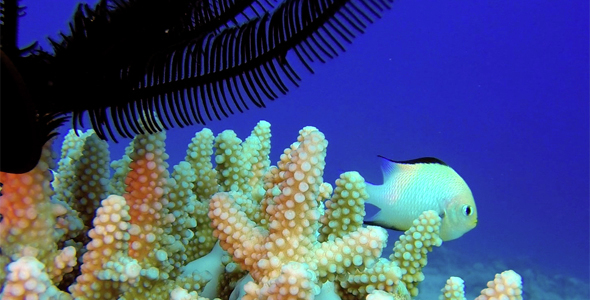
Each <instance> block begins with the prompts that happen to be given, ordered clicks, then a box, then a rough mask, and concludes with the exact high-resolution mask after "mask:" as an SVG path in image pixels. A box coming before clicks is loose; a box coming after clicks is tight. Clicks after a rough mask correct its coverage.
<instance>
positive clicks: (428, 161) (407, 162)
mask: <svg viewBox="0 0 590 300" xmlns="http://www.w3.org/2000/svg"><path fill="white" fill-rule="evenodd" d="M377 156H379V157H381V158H384V159H386V160H388V161H391V162H394V163H396V164H405V165H413V164H438V165H443V166H447V167H448V166H449V165H447V164H446V163H445V162H444V161H442V160H440V159H438V158H436V157H421V158H416V159H410V160H393V159H389V158H387V157H385V156H382V155H377Z"/></svg>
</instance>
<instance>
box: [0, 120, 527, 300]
mask: <svg viewBox="0 0 590 300" xmlns="http://www.w3.org/2000/svg"><path fill="white" fill-rule="evenodd" d="M270 137H271V134H270V124H269V123H267V122H264V121H261V122H260V123H258V124H257V125H256V127H255V128H254V130H252V132H251V134H250V136H249V137H247V138H246V139H245V140H243V141H242V140H241V139H239V138H238V137H237V136H236V134H235V133H234V132H233V131H230V130H226V131H224V132H222V133H220V134H219V135H217V136H214V134H213V132H211V131H210V130H208V129H203V130H201V131H200V132H198V133H197V134H196V135H195V137H194V138H193V139H192V141H191V142H190V144H189V146H188V150H187V151H186V157H185V160H184V161H182V162H180V163H178V164H176V165H174V166H172V167H171V168H169V166H168V162H167V158H168V155H167V154H166V144H165V139H166V134H165V133H157V134H153V135H138V136H137V137H136V138H135V139H134V140H133V142H132V143H131V144H130V145H129V147H127V149H126V154H125V155H124V156H123V157H122V158H121V159H119V160H115V161H112V162H111V163H110V166H111V168H112V169H113V171H114V172H113V174H112V176H111V175H110V174H109V172H108V170H107V167H106V166H107V165H108V164H109V161H110V157H109V156H110V154H109V151H108V146H107V145H106V143H104V142H102V141H100V140H99V139H97V138H96V135H95V134H94V133H93V132H92V131H89V132H86V133H81V132H78V133H74V132H73V131H72V132H71V133H70V134H68V136H67V137H66V139H65V141H64V144H63V147H62V155H61V159H60V161H59V163H58V164H57V166H58V168H57V171H55V172H54V171H52V170H55V169H54V167H53V166H54V163H53V157H52V154H51V151H50V144H48V145H47V146H46V147H45V149H44V151H43V155H42V160H41V162H40V163H39V165H38V166H37V167H36V168H35V169H34V170H32V171H31V172H29V173H26V174H20V175H14V174H6V173H0V182H2V184H3V187H2V194H3V195H2V196H0V215H1V218H0V247H1V252H0V266H1V267H2V268H1V271H0V281H1V283H2V291H1V292H0V296H1V297H3V299H23V298H25V297H28V298H26V299H36V298H39V299H45V298H50V299H72V298H73V299H130V300H131V299H134V300H135V299H179V300H180V299H182V300H184V299H212V298H217V297H219V298H221V299H237V298H242V299H313V298H314V297H316V296H317V297H318V298H324V297H326V298H328V297H338V298H340V299H365V298H366V299H410V296H411V295H416V294H418V284H419V283H420V282H421V281H422V280H423V279H424V275H423V274H422V268H424V267H425V266H426V263H427V254H428V253H429V252H430V251H432V250H433V248H434V247H435V246H440V245H441V240H440V236H439V234H440V217H439V216H438V215H436V214H435V213H434V212H432V211H427V212H424V213H423V214H422V215H420V217H419V218H418V219H417V220H415V221H414V225H413V226H412V227H411V228H410V229H409V230H408V231H406V232H405V233H404V235H402V236H401V237H400V239H399V240H398V241H397V242H396V243H395V246H394V251H393V254H392V255H391V256H389V258H388V259H387V258H383V257H381V254H382V251H383V248H384V247H385V245H386V241H387V234H386V232H385V230H383V229H381V228H379V227H373V226H369V227H363V225H362V221H363V217H364V214H365V212H364V201H365V199H367V197H368V195H367V193H366V190H365V181H364V179H363V177H362V176H361V175H360V174H358V173H357V172H346V173H344V174H342V175H341V176H340V178H339V179H338V180H337V181H336V183H335V185H334V188H333V187H332V185H330V184H328V183H326V182H324V181H323V172H324V168H325V158H326V149H327V145H328V143H327V141H326V139H325V137H324V135H323V134H322V133H321V132H320V131H319V130H317V129H316V128H314V127H305V128H303V129H302V130H301V131H300V132H299V136H298V138H297V141H296V142H294V143H293V144H292V145H290V146H289V147H288V148H286V149H285V150H284V151H283V154H282V155H281V158H280V160H279V161H278V162H277V164H276V165H275V166H271V163H270V159H269V154H270ZM108 194H111V195H110V196H108ZM216 243H217V246H216ZM222 248H223V249H225V250H226V251H227V252H226V251H224V250H223V249H222ZM521 294H522V287H521V279H520V276H518V274H516V273H514V272H513V271H507V272H504V273H502V274H501V275H497V276H496V279H495V280H494V281H491V282H490V283H489V284H488V288H486V289H484V290H483V291H482V296H480V297H479V298H478V299H522V298H521V296H520V295H521ZM441 297H444V298H442V299H463V298H461V297H463V282H462V281H461V280H460V279H458V278H451V279H449V281H448V282H447V285H446V286H445V288H444V289H443V290H442V296H441Z"/></svg>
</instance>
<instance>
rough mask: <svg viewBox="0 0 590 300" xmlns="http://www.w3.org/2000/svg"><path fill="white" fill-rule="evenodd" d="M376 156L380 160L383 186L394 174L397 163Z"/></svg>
mask: <svg viewBox="0 0 590 300" xmlns="http://www.w3.org/2000/svg"><path fill="white" fill-rule="evenodd" d="M378 156H379V158H380V159H381V172H382V173H383V184H385V183H386V182H387V181H388V180H389V179H390V178H392V175H393V173H395V172H396V169H397V166H396V164H397V162H395V161H393V160H391V159H389V158H387V157H384V156H381V155H378Z"/></svg>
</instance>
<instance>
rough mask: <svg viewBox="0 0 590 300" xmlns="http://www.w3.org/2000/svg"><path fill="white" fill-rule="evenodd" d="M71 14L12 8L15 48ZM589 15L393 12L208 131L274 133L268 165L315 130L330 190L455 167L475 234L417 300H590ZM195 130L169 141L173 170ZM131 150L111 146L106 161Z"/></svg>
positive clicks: (487, 5) (511, 5)
mask: <svg viewBox="0 0 590 300" xmlns="http://www.w3.org/2000/svg"><path fill="white" fill-rule="evenodd" d="M77 3H80V1H48V0H29V1H22V2H21V5H24V6H26V7H27V9H26V15H25V16H24V17H22V18H21V19H20V24H19V26H20V33H19V38H20V40H19V46H21V47H23V46H26V45H28V44H29V43H31V42H33V41H35V40H38V41H40V42H41V45H42V46H43V48H44V49H46V50H50V46H49V44H48V43H47V42H46V37H47V36H50V37H52V38H54V39H58V32H59V31H60V30H67V28H68V22H69V21H70V20H71V17H72V14H73V12H74V10H75V7H76V5H77ZM87 3H90V4H91V5H92V6H93V5H94V3H96V1H88V2H87ZM588 11H589V4H588V2H587V1H561V2H550V1H538V2H533V1H522V2H520V1H476V2H470V1H407V0H406V1H397V2H395V3H394V5H393V8H392V10H391V11H388V12H386V13H385V15H384V17H383V18H382V19H381V20H378V21H377V22H376V23H375V24H373V25H371V26H369V27H368V28H367V30H366V33H365V34H363V35H360V36H358V37H357V38H356V39H355V40H354V43H353V44H352V45H349V46H348V47H347V51H346V52H345V53H343V54H341V55H340V57H338V58H336V59H335V60H331V61H328V62H327V63H326V64H321V63H316V64H314V65H312V67H313V68H314V70H315V74H313V75H311V74H309V73H307V72H306V71H305V70H304V69H303V68H302V67H301V66H299V67H300V68H299V70H300V71H301V72H299V74H300V75H301V76H302V78H303V80H302V82H301V84H300V87H299V88H295V87H292V88H291V91H290V92H289V94H288V95H286V96H283V97H280V98H279V99H278V100H276V101H267V102H266V104H267V108H265V109H257V108H251V109H250V111H248V112H246V113H244V114H241V115H234V116H232V117H231V118H229V119H225V120H222V121H214V122H210V123H209V124H207V127H209V128H211V129H212V130H213V132H214V133H215V134H217V133H219V132H221V131H222V130H224V129H233V130H234V131H236V133H237V134H238V136H239V137H242V138H245V137H246V136H247V135H248V134H249V133H250V131H251V130H252V128H253V127H254V125H255V124H256V123H257V121H259V120H262V119H263V120H267V121H269V122H270V123H271V124H272V128H271V129H272V134H273V137H272V146H273V150H272V156H271V157H272V159H271V160H272V161H273V162H276V161H277V160H278V156H279V155H280V154H281V153H282V151H283V149H284V148H286V147H288V146H289V145H290V143H291V142H292V141H293V140H294V139H295V138H296V137H297V132H298V130H299V129H301V128H302V127H304V126H306V125H313V126H316V127H317V128H318V129H320V130H321V131H322V132H323V133H324V134H325V135H326V138H327V139H328V141H329V146H328V156H327V166H326V173H325V174H324V179H325V180H326V181H328V182H331V183H333V182H334V180H335V179H336V178H337V177H338V175H339V174H340V173H342V172H344V171H349V170H355V171H358V172H360V173H361V175H363V176H364V177H365V179H366V180H367V181H369V182H372V183H381V180H382V178H381V171H380V167H379V160H378V159H377V155H383V156H385V157H388V158H391V159H395V160H406V159H413V158H418V157H423V156H433V157H437V158H440V159H442V160H443V161H445V162H446V163H447V164H449V165H450V166H451V167H453V168H454V169H455V170H456V171H457V172H458V173H459V174H460V175H461V176H462V177H463V178H464V179H465V181H466V182H467V183H468V184H469V186H470V188H471V190H472V192H473V194H474V197H475V201H476V204H477V208H478V213H479V223H478V226H477V227H476V228H475V229H474V230H472V231H470V232H469V233H467V234H466V235H464V236H463V237H461V238H460V239H458V240H454V241H450V242H445V243H443V245H442V247H440V248H436V249H434V252H433V253H432V254H430V255H429V264H428V266H427V267H426V268H425V270H424V271H425V274H426V280H425V281H424V282H423V283H422V285H421V294H420V296H419V297H418V298H417V299H436V298H437V297H438V296H437V295H438V294H439V291H440V288H442V287H443V286H444V282H445V280H446V279H447V278H448V277H449V276H460V277H462V278H463V279H464V280H465V285H466V292H467V296H468V298H474V297H475V295H477V294H479V291H480V290H481V289H482V288H484V287H485V283H486V282H487V281H488V280H491V279H492V278H493V275H494V274H495V273H499V272H501V271H503V270H506V269H513V270H515V271H516V272H518V273H519V274H520V275H522V277H523V284H524V289H525V294H524V297H525V299H590V295H589V291H588V282H589V273H590V272H589V271H590V262H589V253H590V249H589V244H590V242H589V241H590V238H589V229H590V223H589V181H590V178H589V166H590V161H589V157H590V155H589V123H590V121H589V110H590V108H589V80H590V78H589V70H588V69H589V57H588V56H589V40H588V36H589V31H588V24H589V18H588ZM294 65H297V64H294ZM88 93H92V91H88ZM80 101H84V95H80ZM87 124H89V123H87ZM68 126H69V125H67V126H64V127H62V132H66V131H67V129H69V127H68ZM200 128H201V127H200V126H193V127H188V128H184V129H179V128H176V129H173V130H170V131H168V139H167V149H168V154H169V155H170V159H169V163H170V164H171V165H174V164H176V163H177V162H178V161H180V160H181V159H182V158H184V155H185V149H186V146H187V144H188V143H189V142H190V139H191V138H192V137H193V135H194V133H195V132H196V131H198V130H200ZM62 138H63V135H62ZM128 142H129V141H128V140H122V141H120V142H119V144H114V143H110V144H111V148H110V150H111V158H112V159H117V158H119V157H120V156H121V155H122V154H123V149H124V147H125V146H126V145H127V143H128ZM58 146H59V145H58ZM369 214H371V212H370V211H369ZM398 235H399V233H398V232H390V239H389V243H390V244H391V245H393V242H394V241H395V240H396V238H397V236H398ZM389 249H391V247H389Z"/></svg>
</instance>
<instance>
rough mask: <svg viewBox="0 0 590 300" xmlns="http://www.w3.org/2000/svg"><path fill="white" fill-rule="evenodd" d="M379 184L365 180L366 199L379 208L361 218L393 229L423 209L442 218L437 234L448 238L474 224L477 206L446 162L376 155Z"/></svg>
mask: <svg viewBox="0 0 590 300" xmlns="http://www.w3.org/2000/svg"><path fill="white" fill-rule="evenodd" d="M379 158H380V159H381V170H382V172H383V184H382V185H373V184H370V183H367V193H368V194H369V198H368V199H367V201H366V203H369V204H372V205H374V206H376V207H377V208H379V209H380V211H379V212H377V213H376V214H375V215H373V216H371V217H369V218H367V219H365V220H364V223H365V224H367V225H377V226H381V227H384V228H389V229H393V230H399V231H405V230H408V229H410V227H411V226H412V223H413V221H414V220H415V219H417V218H418V216H420V214H422V212H424V211H427V210H434V211H435V212H437V213H438V214H439V216H440V217H441V218H442V225H441V229H440V237H441V239H442V240H443V241H450V240H454V239H457V238H459V237H461V236H463V235H464V234H465V233H466V232H468V231H470V230H471V229H473V228H475V226H476V225H477V220H478V218H477V208H476V206H475V200H474V199H473V194H472V193H471V189H469V186H468V185H467V183H466V182H465V180H463V178H461V176H459V174H457V172H455V170H453V169H452V168H451V167H449V166H448V165H447V164H445V163H444V162H443V161H442V160H440V159H438V158H434V157H422V158H418V159H412V160H406V161H394V160H391V159H388V158H386V157H383V156H380V155H379Z"/></svg>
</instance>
